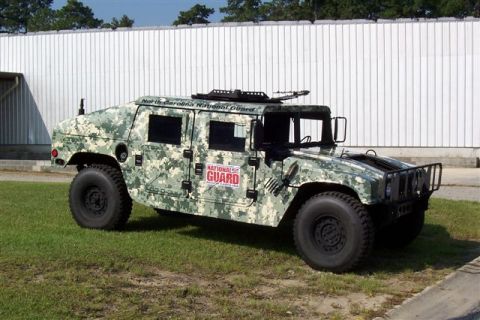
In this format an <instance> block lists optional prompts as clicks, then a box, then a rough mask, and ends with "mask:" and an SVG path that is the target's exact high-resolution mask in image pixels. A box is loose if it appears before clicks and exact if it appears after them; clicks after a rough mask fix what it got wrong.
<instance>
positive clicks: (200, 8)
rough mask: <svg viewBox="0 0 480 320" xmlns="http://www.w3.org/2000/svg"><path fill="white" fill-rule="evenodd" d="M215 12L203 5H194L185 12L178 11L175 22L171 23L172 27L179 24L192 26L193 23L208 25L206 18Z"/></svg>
mask: <svg viewBox="0 0 480 320" xmlns="http://www.w3.org/2000/svg"><path fill="white" fill-rule="evenodd" d="M214 12H215V9H213V8H208V7H207V6H205V5H203V4H196V5H194V6H193V7H191V8H190V9H189V10H187V11H180V13H179V14H178V17H177V20H175V21H174V22H173V25H175V26H178V25H179V24H188V25H192V24H195V23H210V21H208V17H209V16H210V15H211V14H213V13H214Z"/></svg>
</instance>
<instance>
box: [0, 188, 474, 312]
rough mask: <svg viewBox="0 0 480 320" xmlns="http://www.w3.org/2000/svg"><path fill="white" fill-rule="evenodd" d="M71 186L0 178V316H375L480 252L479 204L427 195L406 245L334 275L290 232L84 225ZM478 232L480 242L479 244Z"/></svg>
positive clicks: (139, 221)
mask: <svg viewBox="0 0 480 320" xmlns="http://www.w3.org/2000/svg"><path fill="white" fill-rule="evenodd" d="M67 193H68V185H67V184H53V183H50V184H47V183H43V184H41V183H20V182H1V183H0V318H1V319H25V318H42V319H66V318H99V317H107V318H115V319H127V318H128V319H129V318H133V317H145V318H160V319H164V318H172V319H184V318H188V319H192V318H197V319H212V318H224V319H239V318H248V319H265V318H270V319H277V318H288V319H319V318H320V319H324V318H325V319H344V318H355V319H357V318H360V319H362V318H365V319H369V318H373V317H375V316H377V315H381V314H383V312H384V311H385V310H387V309H388V308H389V307H391V306H392V305H394V304H397V303H399V302H400V301H402V300H403V299H405V298H406V297H408V296H411V295H412V294H413V293H415V292H418V291H420V290H422V289H423V288H425V287H426V286H428V285H431V284H433V283H434V282H436V281H438V280H440V279H441V278H442V277H444V276H445V275H446V274H448V273H450V272H451V271H452V270H454V269H455V268H457V267H459V266H460V265H462V264H464V263H465V262H467V261H470V260H471V259H473V258H474V257H475V256H478V255H479V254H480V203H474V202H466V201H447V200H439V199H433V200H432V201H431V209H430V210H429V211H428V212H427V224H426V226H425V228H424V231H423V232H422V234H421V235H420V237H419V238H418V239H417V240H416V241H415V242H414V243H413V244H412V245H411V246H409V247H408V248H406V249H404V250H401V251H389V250H386V249H382V248H377V249H375V251H374V252H373V255H372V257H371V259H370V262H369V264H368V265H366V266H365V267H363V269H360V270H357V271H356V272H353V273H348V274H343V275H335V274H332V273H328V272H317V271H313V270H311V269H310V268H308V267H306V265H305V264H304V263H303V261H302V260H301V259H300V258H299V257H298V256H297V255H296V253H295V249H294V247H293V243H292V239H291V235H290V233H289V232H288V230H282V229H274V228H267V227H258V226H251V225H244V224H238V223H228V222H223V221H219V220H207V219H202V218H188V217H187V218H185V217H164V216H158V215H157V213H156V212H155V211H153V210H152V209H149V208H146V207H143V206H139V205H136V206H135V207H134V211H133V214H132V217H131V218H130V221H129V223H128V225H127V228H126V230H125V231H122V232H104V231H94V230H86V229H81V228H79V227H78V226H77V225H76V224H75V223H74V221H73V219H72V218H71V216H70V212H69V209H68V202H67V199H68V198H67ZM475 239H476V240H475Z"/></svg>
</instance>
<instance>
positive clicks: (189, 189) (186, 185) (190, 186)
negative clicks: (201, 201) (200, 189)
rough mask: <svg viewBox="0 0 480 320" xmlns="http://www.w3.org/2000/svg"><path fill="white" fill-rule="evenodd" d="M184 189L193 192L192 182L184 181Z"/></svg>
mask: <svg viewBox="0 0 480 320" xmlns="http://www.w3.org/2000/svg"><path fill="white" fill-rule="evenodd" d="M182 189H183V190H187V191H188V192H191V191H192V181H188V180H183V181H182Z"/></svg>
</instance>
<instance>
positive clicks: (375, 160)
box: [284, 148, 410, 204]
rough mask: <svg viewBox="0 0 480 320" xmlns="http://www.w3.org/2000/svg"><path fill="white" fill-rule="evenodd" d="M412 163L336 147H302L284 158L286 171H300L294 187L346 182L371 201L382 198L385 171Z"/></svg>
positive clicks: (365, 200) (294, 178)
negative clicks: (322, 148) (347, 151)
mask: <svg viewBox="0 0 480 320" xmlns="http://www.w3.org/2000/svg"><path fill="white" fill-rule="evenodd" d="M409 166H410V165H409V164H406V163H403V162H401V161H398V160H394V159H390V158H385V157H378V156H374V155H365V154H356V153H345V152H341V153H339V152H337V151H336V150H335V149H334V148H331V149H328V150H320V151H313V150H304V149H301V150H295V151H293V152H292V153H291V155H290V157H288V158H286V159H285V160H284V173H286V174H288V172H297V173H296V174H295V176H294V177H292V179H291V182H290V185H291V186H292V187H300V186H302V185H304V184H308V183H315V182H322V183H331V184H337V185H343V186H346V187H348V188H350V189H352V190H354V191H355V192H356V193H357V194H358V196H359V198H360V200H361V202H362V203H365V204H371V203H375V202H377V201H378V200H379V196H380V194H381V191H382V189H381V185H382V181H383V178H384V174H385V172H387V171H391V170H396V169H400V168H404V167H405V168H406V167H409ZM294 167H297V169H295V170H293V169H294Z"/></svg>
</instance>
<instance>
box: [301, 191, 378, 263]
mask: <svg viewBox="0 0 480 320" xmlns="http://www.w3.org/2000/svg"><path fill="white" fill-rule="evenodd" d="M293 235H294V241H295V246H296V247H297V251H298V252H299V254H300V256H301V257H302V258H303V260H305V262H306V263H307V264H308V265H309V266H311V267H312V268H314V269H317V270H328V271H333V272H345V271H348V270H350V269H352V268H354V267H356V266H358V265H359V264H360V263H362V262H363V261H364V260H365V259H366V258H367V257H368V255H369V254H370V252H371V250H372V247H373V242H374V227H373V223H372V220H371V218H370V215H369V214H368V212H367V211H366V210H365V208H364V207H363V205H362V204H361V203H360V202H359V201H358V200H356V199H355V198H353V197H351V196H349V195H346V194H343V193H340V192H324V193H320V194H318V195H316V196H314V197H312V198H310V199H309V200H307V201H306V202H305V203H304V205H303V206H302V208H301V209H300V210H299V212H298V214H297V217H296V218H295V223H294V227H293Z"/></svg>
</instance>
